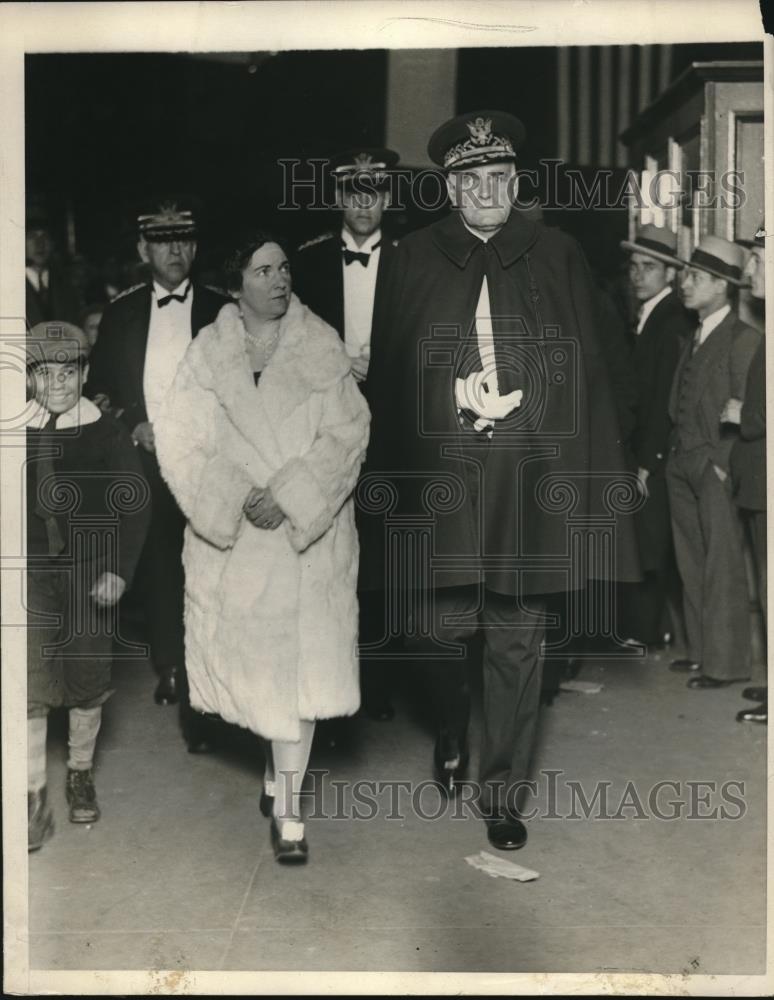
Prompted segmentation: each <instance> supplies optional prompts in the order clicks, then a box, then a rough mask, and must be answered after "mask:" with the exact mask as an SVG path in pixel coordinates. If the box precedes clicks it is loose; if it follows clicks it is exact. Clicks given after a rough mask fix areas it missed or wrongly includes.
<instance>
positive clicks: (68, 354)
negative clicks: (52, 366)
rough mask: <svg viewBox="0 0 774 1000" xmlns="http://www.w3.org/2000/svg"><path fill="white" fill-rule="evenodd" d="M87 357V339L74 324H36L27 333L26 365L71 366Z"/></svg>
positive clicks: (61, 322)
mask: <svg viewBox="0 0 774 1000" xmlns="http://www.w3.org/2000/svg"><path fill="white" fill-rule="evenodd" d="M88 356H89V338H88V337H87V336H86V334H85V333H84V332H83V330H81V328H80V327H79V326H76V325H75V324H74V323H65V322H64V320H56V319H52V320H48V322H46V323H37V324H36V325H35V326H33V327H32V329H31V330H30V331H29V332H28V333H27V364H28V365H31V364H42V363H43V362H46V361H48V362H55V363H56V364H62V365H64V364H72V362H73V361H78V359H79V358H87V357H88Z"/></svg>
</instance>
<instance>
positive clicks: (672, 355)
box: [632, 292, 698, 475]
mask: <svg viewBox="0 0 774 1000" xmlns="http://www.w3.org/2000/svg"><path fill="white" fill-rule="evenodd" d="M697 325H698V320H697V318H696V314H695V313H692V312H689V311H688V310H687V309H686V308H685V306H684V305H683V304H682V303H681V302H680V300H679V298H678V297H677V295H676V294H675V293H674V292H671V293H670V294H669V295H667V296H666V298H663V299H662V300H661V301H660V302H659V303H658V305H657V306H656V307H655V308H654V309H653V311H652V312H651V314H650V315H649V316H648V318H647V320H646V321H645V325H644V326H643V328H642V331H641V332H640V333H639V334H638V335H637V336H636V338H635V341H634V364H635V368H636V371H637V424H636V427H635V430H634V438H633V441H632V444H633V448H634V456H635V459H636V461H637V465H638V467H640V468H643V469H647V470H648V472H650V473H651V475H652V474H653V473H654V472H657V471H659V470H660V469H661V468H663V465H664V462H665V461H666V455H667V451H668V450H669V436H670V433H671V430H672V423H671V421H670V419H669V398H670V393H671V389H672V382H673V379H674V374H675V369H676V368H677V363H678V361H679V359H680V352H681V351H682V350H683V348H684V347H685V345H686V344H687V343H690V342H692V337H693V332H694V330H695V329H696V327H697Z"/></svg>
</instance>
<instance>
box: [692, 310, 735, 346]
mask: <svg viewBox="0 0 774 1000" xmlns="http://www.w3.org/2000/svg"><path fill="white" fill-rule="evenodd" d="M730 312H731V306H729V305H725V306H722V307H721V308H720V309H716V310H715V312H714V313H710V314H709V316H705V317H704V319H703V320H702V321H701V326H700V327H699V329H700V331H701V332H700V333H699V343H698V345H697V346H701V345H702V344H703V343H704V341H705V340H706V339H707V337H709V335H710V334H711V333H712V331H713V330H714V329H715V327H716V326H720V324H721V323H722V322H723V320H724V319H725V318H726V316H728V314H729V313H730Z"/></svg>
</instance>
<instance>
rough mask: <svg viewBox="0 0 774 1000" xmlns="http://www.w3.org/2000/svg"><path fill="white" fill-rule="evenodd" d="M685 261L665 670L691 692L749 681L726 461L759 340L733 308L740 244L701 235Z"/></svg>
mask: <svg viewBox="0 0 774 1000" xmlns="http://www.w3.org/2000/svg"><path fill="white" fill-rule="evenodd" d="M685 263H686V265H687V266H686V269H685V272H684V276H683V279H682V291H683V300H684V302H685V304H686V306H687V307H688V308H689V309H694V310H695V311H696V313H697V314H698V319H699V325H698V327H697V328H696V330H695V332H694V335H693V337H692V338H691V341H690V342H689V343H688V344H687V345H686V347H685V349H684V350H683V353H682V356H681V358H680V362H679V364H678V366H677V370H676V372H675V377H674V380H673V382H672V392H671V396H670V400H669V414H670V417H671V419H672V423H673V424H674V429H673V432H672V445H671V449H670V454H669V459H668V461H667V486H668V489H669V505H670V509H671V514H672V530H673V535H674V544H675V554H676V556H677V565H678V568H679V570H680V576H681V578H682V582H683V605H684V611H685V625H686V631H687V635H688V649H687V651H686V652H687V655H686V657H685V659H681V660H675V661H674V662H673V663H672V667H671V669H673V670H678V671H685V672H687V673H690V674H692V675H693V676H692V677H691V678H690V679H689V681H688V686H689V687H690V688H692V689H696V690H698V689H709V688H718V687H724V686H726V685H727V684H731V683H733V682H734V681H740V680H746V679H747V678H749V676H750V615H749V604H748V596H747V577H746V573H745V563H744V553H743V547H742V525H741V521H740V518H739V512H738V511H737V509H736V506H735V504H734V500H733V495H732V483H731V477H730V456H731V449H732V447H733V445H734V442H735V441H736V440H737V438H738V436H739V420H740V413H741V407H742V402H743V400H744V396H745V387H746V382H747V373H748V369H749V367H750V363H751V361H752V359H753V356H754V354H755V351H756V350H757V348H758V345H759V343H760V340H761V334H760V333H758V331H757V330H754V329H753V328H752V327H751V326H748V325H747V324H746V323H743V322H742V321H741V320H740V319H739V317H738V316H737V315H736V313H735V312H734V309H733V304H734V299H735V294H736V293H737V292H738V289H739V288H741V287H742V286H743V284H744V283H745V282H744V278H743V276H742V269H743V267H744V263H745V252H744V250H743V249H742V247H740V246H737V245H736V244H735V243H730V242H729V241H728V240H725V239H722V238H721V237H720V236H712V235H709V236H705V237H703V239H702V240H701V241H700V243H699V245H698V246H697V247H696V248H695V250H694V251H693V253H692V255H691V259H690V261H686V262H685Z"/></svg>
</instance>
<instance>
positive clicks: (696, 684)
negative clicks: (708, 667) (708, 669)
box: [687, 674, 734, 691]
mask: <svg viewBox="0 0 774 1000" xmlns="http://www.w3.org/2000/svg"><path fill="white" fill-rule="evenodd" d="M733 683H734V682H733V681H718V680H715V678H714V677H708V676H707V674H699V676H698V677H692V678H691V679H690V680H689V681H688V685H687V686H688V687H689V688H691V690H693V691H709V690H710V689H714V688H724V687H728V685H729V684H733Z"/></svg>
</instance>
